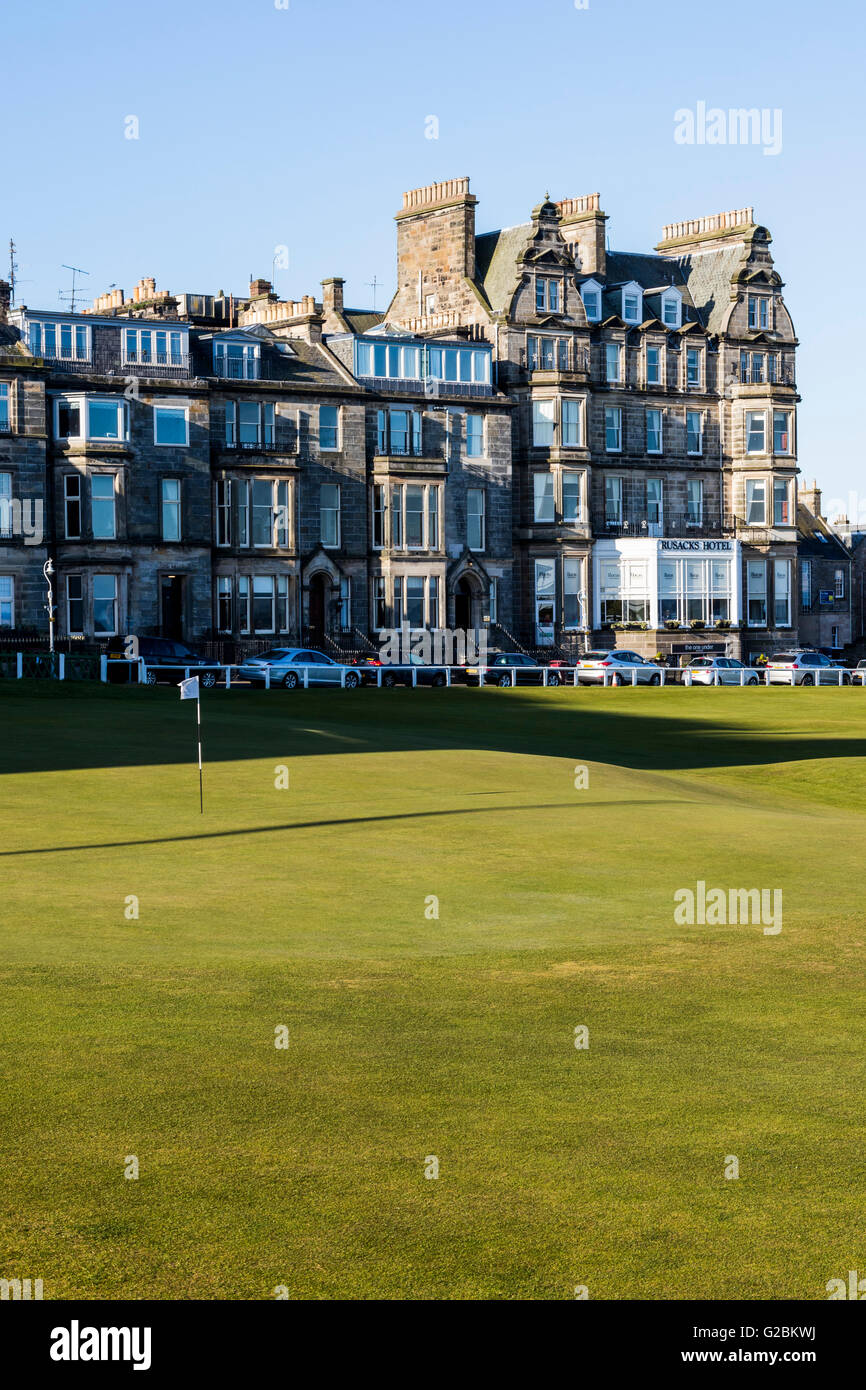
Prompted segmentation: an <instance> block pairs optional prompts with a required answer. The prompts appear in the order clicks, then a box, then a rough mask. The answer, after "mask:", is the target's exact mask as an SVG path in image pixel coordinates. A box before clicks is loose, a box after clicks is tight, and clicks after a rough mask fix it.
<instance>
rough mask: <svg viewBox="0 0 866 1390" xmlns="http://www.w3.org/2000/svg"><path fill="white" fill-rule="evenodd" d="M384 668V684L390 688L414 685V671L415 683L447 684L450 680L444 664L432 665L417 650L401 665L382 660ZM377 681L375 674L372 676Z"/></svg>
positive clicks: (381, 663) (382, 667)
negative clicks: (413, 675)
mask: <svg viewBox="0 0 866 1390" xmlns="http://www.w3.org/2000/svg"><path fill="white" fill-rule="evenodd" d="M379 665H380V666H381V670H382V684H383V685H384V686H386V687H388V689H390V688H391V687H392V686H395V685H412V684H413V680H412V672H413V670H414V672H415V680H414V684H415V685H435V686H437V687H438V686H442V685H447V683H448V680H447V677H446V675H445V668H444V666H430V665H428V663H427V662H426V661H422V659H421V657H420V656H419V655H418V653H417V652H410V653H409V660H408V661H406V662H400V664H399V665H393V666H392V665H389V664H388V663H387V662H380V663H379ZM372 679H373V681H374V682H375V680H376V676H375V674H374V675H373V677H372Z"/></svg>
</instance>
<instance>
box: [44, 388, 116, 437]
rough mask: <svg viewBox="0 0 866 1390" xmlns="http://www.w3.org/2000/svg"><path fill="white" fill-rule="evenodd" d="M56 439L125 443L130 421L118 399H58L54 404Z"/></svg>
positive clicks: (64, 397)
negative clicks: (123, 441) (122, 441)
mask: <svg viewBox="0 0 866 1390" xmlns="http://www.w3.org/2000/svg"><path fill="white" fill-rule="evenodd" d="M54 437H55V438H56V439H84V440H94V441H101V440H117V441H120V440H125V439H127V438H128V437H129V417H128V414H127V407H126V404H125V402H124V401H122V400H120V399H118V397H116V396H107V397H96V396H59V397H58V398H57V400H56V401H55V402H54Z"/></svg>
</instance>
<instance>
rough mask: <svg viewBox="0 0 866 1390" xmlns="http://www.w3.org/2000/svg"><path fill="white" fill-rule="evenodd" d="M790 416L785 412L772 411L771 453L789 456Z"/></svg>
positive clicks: (790, 450) (788, 412)
mask: <svg viewBox="0 0 866 1390" xmlns="http://www.w3.org/2000/svg"><path fill="white" fill-rule="evenodd" d="M791 452H792V449H791V414H790V411H787V410H774V411H773V453H774V454H790V453H791Z"/></svg>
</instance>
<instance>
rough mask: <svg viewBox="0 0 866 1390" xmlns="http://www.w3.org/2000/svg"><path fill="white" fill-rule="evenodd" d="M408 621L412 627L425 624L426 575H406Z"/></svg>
mask: <svg viewBox="0 0 866 1390" xmlns="http://www.w3.org/2000/svg"><path fill="white" fill-rule="evenodd" d="M406 622H407V623H408V624H409V626H410V628H411V627H416V628H417V627H423V626H424V576H423V575H420V574H407V576H406Z"/></svg>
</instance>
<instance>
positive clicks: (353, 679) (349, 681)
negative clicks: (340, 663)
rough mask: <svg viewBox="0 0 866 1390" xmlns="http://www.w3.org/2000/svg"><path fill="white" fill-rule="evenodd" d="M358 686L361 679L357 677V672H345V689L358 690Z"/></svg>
mask: <svg viewBox="0 0 866 1390" xmlns="http://www.w3.org/2000/svg"><path fill="white" fill-rule="evenodd" d="M360 684H361V677H360V676H359V675H358V672H357V671H347V672H346V689H347V690H357V689H358V686H359V685H360Z"/></svg>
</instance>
